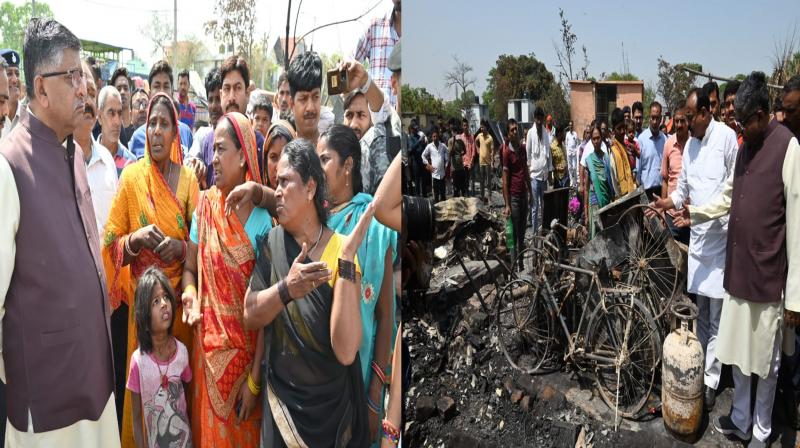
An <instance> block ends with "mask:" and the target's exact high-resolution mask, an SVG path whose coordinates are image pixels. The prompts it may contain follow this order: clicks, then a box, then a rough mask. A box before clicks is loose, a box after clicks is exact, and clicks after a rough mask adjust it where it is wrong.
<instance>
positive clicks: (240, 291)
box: [182, 112, 272, 448]
mask: <svg viewBox="0 0 800 448" xmlns="http://www.w3.org/2000/svg"><path fill="white" fill-rule="evenodd" d="M213 138H214V158H213V159H212V166H213V169H214V176H215V180H214V182H215V185H214V186H212V187H211V188H210V189H208V190H206V191H204V192H203V193H201V194H200V199H199V200H198V203H197V209H196V211H195V216H194V218H193V219H192V228H191V232H190V239H191V243H192V244H189V255H188V256H187V258H186V263H185V264H184V273H183V288H184V289H183V297H182V298H183V306H184V313H185V319H186V321H187V322H188V323H189V324H190V325H195V343H194V354H193V356H192V372H193V374H194V378H195V380H194V381H195V383H194V399H193V400H192V401H193V404H192V412H191V420H192V436H193V438H194V442H195V446H196V447H220V448H222V447H237V448H238V447H256V446H258V439H259V430H260V428H261V405H260V403H258V396H259V392H260V388H261V386H260V384H261V358H262V355H263V342H264V341H263V336H262V332H261V330H259V331H246V330H244V328H243V322H242V319H243V317H244V309H243V307H244V293H245V291H246V289H247V282H248V280H249V278H250V273H251V272H252V270H253V266H254V265H255V261H256V255H257V253H258V246H257V242H258V241H260V240H261V239H262V238H263V237H264V236H266V235H267V233H269V230H270V229H271V228H272V219H271V217H270V215H269V212H267V210H266V209H263V208H257V207H254V206H253V205H252V203H250V205H249V206H247V205H245V206H243V207H239V208H237V209H236V210H235V211H234V212H232V213H230V214H228V213H225V203H224V202H225V198H226V197H227V195H228V193H230V191H231V190H232V189H233V188H234V187H236V186H237V185H241V184H243V183H244V182H245V181H253V182H256V183H258V184H262V183H263V179H262V177H261V172H260V171H259V169H258V159H257V157H258V155H257V154H258V152H257V150H256V148H257V146H256V137H255V133H254V132H253V128H252V126H251V124H250V121H249V120H248V119H247V118H246V117H245V116H244V115H242V114H240V113H238V112H232V113H229V114H226V115H225V116H223V117H222V119H220V121H219V122H218V124H217V127H216V129H215V130H214V136H213Z"/></svg>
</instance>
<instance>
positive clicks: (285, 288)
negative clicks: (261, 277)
mask: <svg viewBox="0 0 800 448" xmlns="http://www.w3.org/2000/svg"><path fill="white" fill-rule="evenodd" d="M278 294H279V295H280V297H281V303H283V306H284V307H286V306H289V302H291V301H292V296H291V295H290V294H289V285H287V284H286V280H281V281H279V282H278Z"/></svg>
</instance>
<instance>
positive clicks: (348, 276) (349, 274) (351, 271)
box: [339, 258, 356, 282]
mask: <svg viewBox="0 0 800 448" xmlns="http://www.w3.org/2000/svg"><path fill="white" fill-rule="evenodd" d="M339 277H340V278H343V279H345V280H350V281H351V282H355V281H356V264H355V263H353V262H352V261H347V260H343V259H341V258H340V259H339Z"/></svg>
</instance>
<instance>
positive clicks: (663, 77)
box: [658, 57, 703, 110]
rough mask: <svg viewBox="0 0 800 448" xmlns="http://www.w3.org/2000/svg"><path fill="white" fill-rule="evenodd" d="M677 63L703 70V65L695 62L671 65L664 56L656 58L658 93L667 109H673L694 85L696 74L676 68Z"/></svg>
mask: <svg viewBox="0 0 800 448" xmlns="http://www.w3.org/2000/svg"><path fill="white" fill-rule="evenodd" d="M678 65H682V66H684V67H689V68H691V69H694V70H696V71H703V66H702V65H700V64H697V63H688V62H687V63H683V64H676V65H672V64H670V63H669V62H667V61H666V60H664V58H662V57H659V58H658V94H659V95H661V97H662V98H664V103H665V104H664V107H665V108H666V109H667V110H673V109H675V106H676V105H677V104H678V101H680V100H683V99H686V94H687V93H689V91H690V90H692V88H694V87H695V80H696V78H697V76H696V75H693V74H691V73H688V72H686V71H683V70H680V69H678V68H677V66H678Z"/></svg>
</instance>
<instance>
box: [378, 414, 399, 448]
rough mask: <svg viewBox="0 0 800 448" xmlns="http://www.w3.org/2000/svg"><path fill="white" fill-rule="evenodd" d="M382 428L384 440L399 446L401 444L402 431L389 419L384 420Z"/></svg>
mask: <svg viewBox="0 0 800 448" xmlns="http://www.w3.org/2000/svg"><path fill="white" fill-rule="evenodd" d="M382 427H383V438H384V439H386V440H388V441H389V442H391V443H392V445H394V446H397V443H398V442H400V430H399V429H397V427H396V426H394V425H393V424H392V422H390V421H389V420H387V419H383V423H382Z"/></svg>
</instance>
